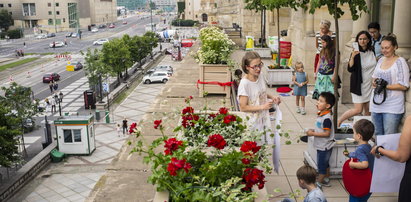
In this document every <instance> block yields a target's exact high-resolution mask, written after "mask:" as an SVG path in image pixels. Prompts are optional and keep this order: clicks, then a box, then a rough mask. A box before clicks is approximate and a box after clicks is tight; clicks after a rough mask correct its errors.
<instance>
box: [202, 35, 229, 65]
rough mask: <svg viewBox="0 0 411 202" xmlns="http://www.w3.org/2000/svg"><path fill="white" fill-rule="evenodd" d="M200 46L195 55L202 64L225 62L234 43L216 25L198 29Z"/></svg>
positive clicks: (227, 60)
mask: <svg viewBox="0 0 411 202" xmlns="http://www.w3.org/2000/svg"><path fill="white" fill-rule="evenodd" d="M199 38H200V40H201V43H202V46H201V48H200V50H198V52H197V55H196V61H197V62H199V63H202V64H227V63H228V62H229V59H230V54H231V53H232V52H233V50H234V45H235V43H234V42H233V41H232V40H231V39H229V38H228V35H227V34H225V33H223V32H222V31H221V30H220V29H219V28H217V27H206V28H203V29H201V30H200V36H199Z"/></svg>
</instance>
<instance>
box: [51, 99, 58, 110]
mask: <svg viewBox="0 0 411 202" xmlns="http://www.w3.org/2000/svg"><path fill="white" fill-rule="evenodd" d="M50 103H51V113H53V112H57V109H56V100H55V99H54V98H51V99H50Z"/></svg>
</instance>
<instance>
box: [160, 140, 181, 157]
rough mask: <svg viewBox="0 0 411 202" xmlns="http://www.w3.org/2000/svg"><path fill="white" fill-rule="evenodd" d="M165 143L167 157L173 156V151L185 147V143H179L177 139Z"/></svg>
mask: <svg viewBox="0 0 411 202" xmlns="http://www.w3.org/2000/svg"><path fill="white" fill-rule="evenodd" d="M164 143H165V144H164V147H165V148H166V150H165V151H164V153H165V154H166V155H171V154H173V151H175V150H177V149H178V148H179V147H180V146H182V145H183V141H178V140H177V139H176V138H170V139H168V140H165V141H164Z"/></svg>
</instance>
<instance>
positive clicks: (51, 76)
mask: <svg viewBox="0 0 411 202" xmlns="http://www.w3.org/2000/svg"><path fill="white" fill-rule="evenodd" d="M58 80H60V75H59V74H57V73H55V72H54V73H47V74H45V75H44V76H43V83H50V81H58Z"/></svg>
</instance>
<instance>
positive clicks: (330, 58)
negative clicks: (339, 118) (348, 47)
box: [313, 35, 337, 99]
mask: <svg viewBox="0 0 411 202" xmlns="http://www.w3.org/2000/svg"><path fill="white" fill-rule="evenodd" d="M321 44H322V49H321V52H320V61H319V62H318V67H317V72H316V74H315V75H316V81H315V87H314V94H317V95H319V94H321V93H322V92H330V93H333V94H334V83H336V81H337V76H336V72H334V68H335V46H334V41H333V40H332V38H331V37H330V36H328V35H323V36H322V37H321ZM314 94H313V95H314ZM313 98H314V99H318V97H314V96H313Z"/></svg>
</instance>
